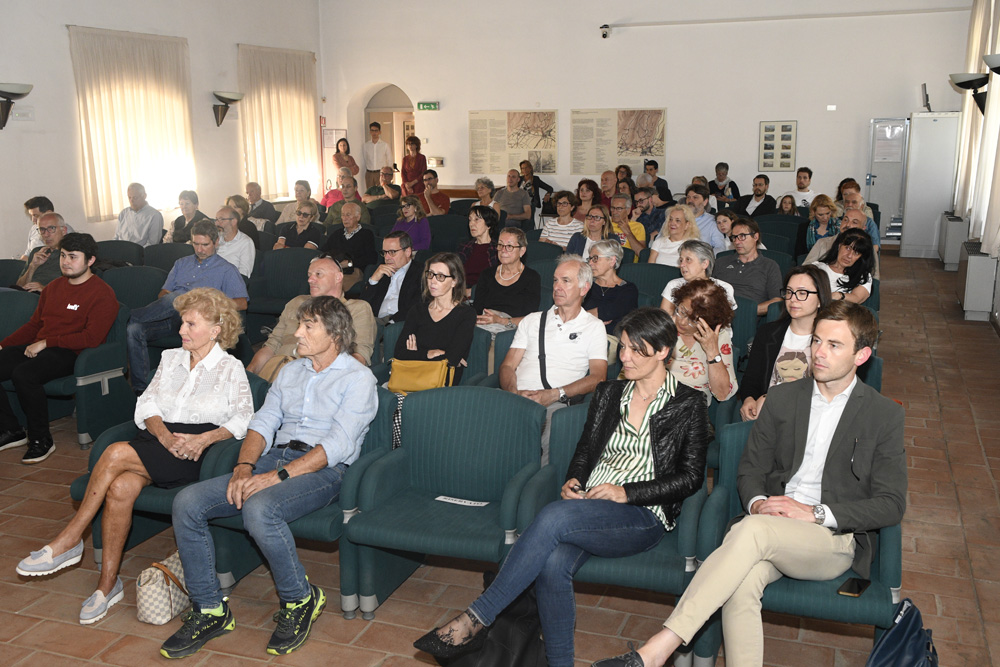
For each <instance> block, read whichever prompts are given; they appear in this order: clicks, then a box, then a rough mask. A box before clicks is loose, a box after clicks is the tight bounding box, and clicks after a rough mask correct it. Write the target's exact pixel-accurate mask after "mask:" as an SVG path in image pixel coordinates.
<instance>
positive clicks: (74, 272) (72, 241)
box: [0, 234, 118, 463]
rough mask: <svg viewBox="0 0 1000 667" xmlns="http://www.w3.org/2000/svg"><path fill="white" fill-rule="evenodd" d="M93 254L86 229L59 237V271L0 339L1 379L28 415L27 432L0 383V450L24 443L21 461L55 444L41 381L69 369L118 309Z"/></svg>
mask: <svg viewBox="0 0 1000 667" xmlns="http://www.w3.org/2000/svg"><path fill="white" fill-rule="evenodd" d="M96 259H97V243H96V242H95V241H94V239H93V237H92V236H91V235H90V234H67V235H66V236H65V237H63V240H62V242H61V243H60V244H59V269H60V270H61V271H62V277H61V278H56V279H55V280H53V281H52V282H51V283H49V284H48V285H47V286H46V287H45V289H44V290H42V296H41V297H40V298H39V300H38V307H37V308H35V312H34V313H33V314H32V316H31V319H30V320H28V322H27V323H26V324H24V325H23V326H22V327H21V328H19V329H18V330H17V331H15V332H14V333H12V334H11V335H9V336H7V337H6V338H4V339H3V340H2V341H0V382H3V381H4V380H11V381H13V383H14V389H15V391H16V392H17V399H18V402H19V403H20V404H21V409H22V410H23V411H24V416H25V418H26V421H27V433H25V429H24V428H21V425H20V424H19V423H18V421H17V417H16V416H15V415H14V411H13V410H12V409H11V407H10V402H9V401H8V400H7V392H5V391H3V390H2V389H0V450H4V449H9V448H11V447H17V446H20V445H23V444H25V443H27V445H28V451H27V452H26V453H25V455H24V457H23V458H22V459H21V462H22V463H40V462H42V461H44V460H45V459H47V458H48V457H49V455H50V454H52V452H54V451H55V450H56V446H55V444H54V443H53V442H52V434H51V433H50V432H49V411H48V404H47V402H46V399H45V390H44V389H43V385H44V384H45V383H46V382H48V381H49V380H54V379H56V378H61V377H66V376H67V375H72V374H73V368H74V366H75V365H76V357H77V355H78V354H79V353H80V352H81V351H82V350H85V349H87V348H89V347H97V346H98V345H100V344H101V343H103V342H104V339H105V338H106V337H107V335H108V332H109V331H110V330H111V325H112V324H114V322H115V317H117V315H118V299H117V298H116V297H115V293H114V290H112V289H111V287H109V286H108V284H107V283H106V282H104V281H103V280H101V279H100V278H98V277H97V276H95V275H94V274H93V273H91V271H90V267H91V266H92V265H93V263H94V260H96Z"/></svg>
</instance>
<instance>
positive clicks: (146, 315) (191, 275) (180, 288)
mask: <svg viewBox="0 0 1000 667" xmlns="http://www.w3.org/2000/svg"><path fill="white" fill-rule="evenodd" d="M191 245H192V246H193V247H194V254H193V255H188V256H187V257H181V258H180V259H179V260H177V261H176V262H174V266H173V268H172V269H170V273H169V274H167V281H166V282H165V283H163V289H161V290H160V295H159V298H158V299H157V300H156V301H154V302H153V303H151V304H149V305H148V306H145V307H143V308H136V309H135V310H133V311H132V315H131V317H129V320H128V331H127V337H126V341H125V342H126V349H127V351H128V363H129V377H130V378H131V380H132V389H133V390H134V391H135V393H136V395H137V396H138V395H139V394H141V393H142V392H143V391H145V389H146V382H147V378H148V377H149V350H148V342H149V341H151V340H155V339H157V338H162V337H163V336H168V335H170V334H172V333H177V330H178V329H179V328H180V325H181V316H180V314H179V313H178V312H177V311H176V310H174V299H176V298H177V297H178V296H180V295H181V294H184V293H185V292H190V291H191V290H193V289H194V288H196V287H214V288H215V289H217V290H219V291H220V292H222V293H223V294H225V295H226V296H228V297H229V298H230V299H232V300H233V301H235V302H236V310H246V309H247V298H248V294H247V285H246V282H245V281H244V280H243V276H241V275H240V273H239V271H237V270H236V267H235V266H233V265H232V264H230V263H229V262H227V261H226V260H224V259H223V258H222V257H220V256H219V255H218V254H216V250H218V248H219V230H218V228H217V227H216V226H215V223H214V222H212V221H211V220H208V219H206V220H199V221H198V222H196V223H194V226H193V227H192V228H191Z"/></svg>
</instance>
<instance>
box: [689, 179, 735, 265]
mask: <svg viewBox="0 0 1000 667" xmlns="http://www.w3.org/2000/svg"><path fill="white" fill-rule="evenodd" d="M684 194H685V196H686V197H687V205H688V206H691V207H692V208H694V219H695V222H697V223H698V231H699V232H701V240H702V241H704V242H705V243H708V244H710V245H711V246H712V248H713V249H714V250H715V254H716V255H718V254H719V253H720V252H723V251H724V250H725V249H726V239H725V237H723V236H722V232H720V231H719V228H718V227H717V226H716V224H715V216H714V215H712V214H711V213H709V212H708V211H707V210H706V208H707V207H708V198H709V196H710V195H709V193H708V187H707V186H705V185H701V184H699V183H692V184H691V185H689V186H687V188H686V189H685V190H684Z"/></svg>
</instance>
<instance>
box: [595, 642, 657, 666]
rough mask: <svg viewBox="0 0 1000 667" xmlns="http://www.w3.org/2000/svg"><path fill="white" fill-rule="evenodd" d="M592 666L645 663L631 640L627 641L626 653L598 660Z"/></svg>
mask: <svg viewBox="0 0 1000 667" xmlns="http://www.w3.org/2000/svg"><path fill="white" fill-rule="evenodd" d="M592 667H646V663H644V662H643V661H642V656H640V655H639V654H638V653H636V651H635V647H634V646H633V644H632V642H629V643H628V653H623V654H621V655H619V656H618V657H615V658H605V659H604V660H598V661H597V662H595V663H594V664H593V665H592Z"/></svg>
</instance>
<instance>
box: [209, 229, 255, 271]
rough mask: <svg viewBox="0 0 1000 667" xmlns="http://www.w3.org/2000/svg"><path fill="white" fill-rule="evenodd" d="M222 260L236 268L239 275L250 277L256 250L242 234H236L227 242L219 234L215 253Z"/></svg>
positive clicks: (248, 238)
mask: <svg viewBox="0 0 1000 667" xmlns="http://www.w3.org/2000/svg"><path fill="white" fill-rule="evenodd" d="M215 252H216V254H218V255H219V257H221V258H222V259H224V260H226V261H227V262H229V263H230V264H232V265H233V266H235V267H236V270H237V271H239V272H240V274H241V275H244V276H246V277H247V278H249V277H250V272H251V271H253V263H254V260H255V259H256V258H257V249H256V248H254V247H253V241H252V240H251V239H250V237H249V236H247V235H246V234H244V233H243V232H236V236H234V237H233V240H232V241H227V240H226V239H225V238H224V237H223V236H222V234H221V233H220V234H219V248H218V250H216V251H215Z"/></svg>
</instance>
